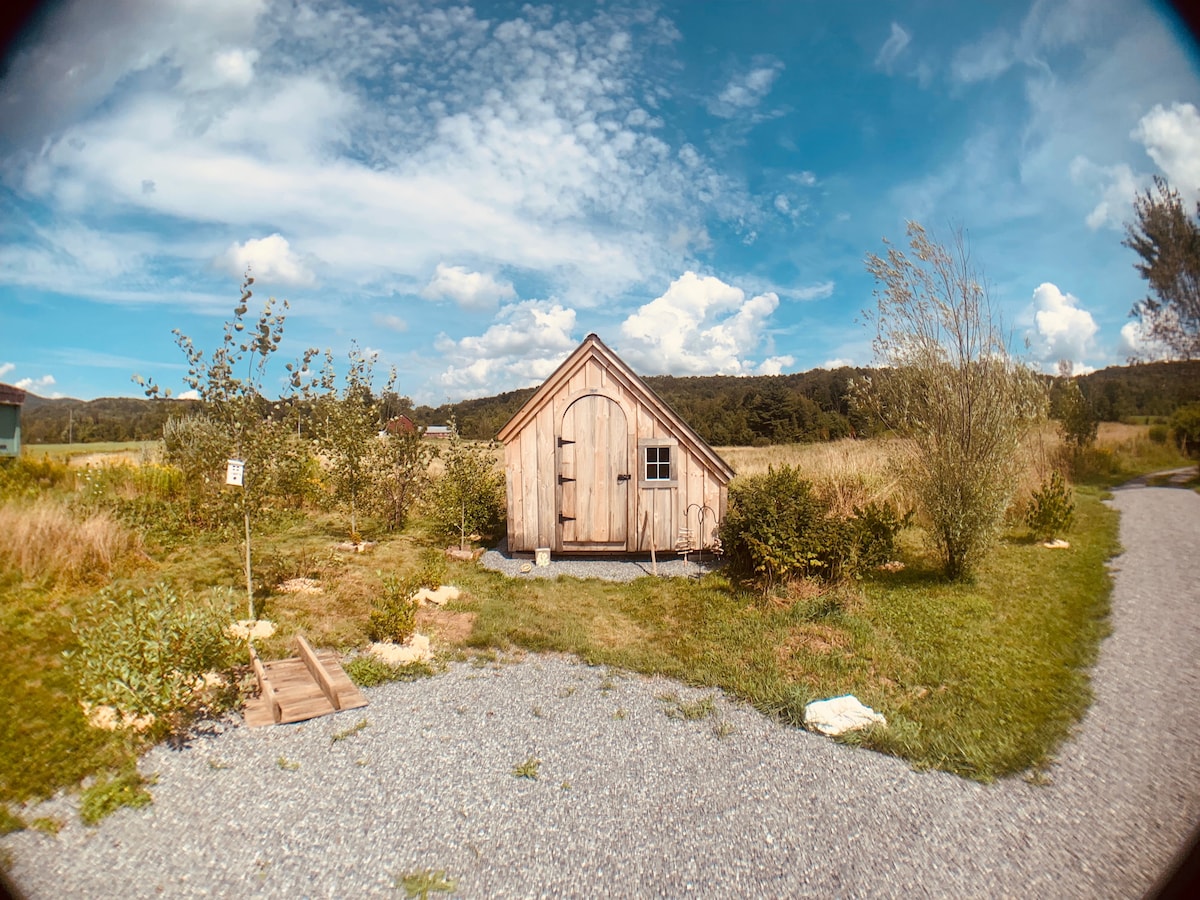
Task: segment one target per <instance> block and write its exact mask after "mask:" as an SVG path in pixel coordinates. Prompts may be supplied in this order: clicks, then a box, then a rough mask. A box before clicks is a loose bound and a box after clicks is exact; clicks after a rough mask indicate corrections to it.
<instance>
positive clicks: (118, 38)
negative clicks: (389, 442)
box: [0, 0, 1200, 404]
mask: <svg viewBox="0 0 1200 900" xmlns="http://www.w3.org/2000/svg"><path fill="white" fill-rule="evenodd" d="M1198 106H1200V77H1198V67H1197V55H1196V50H1195V47H1194V46H1193V44H1192V41H1191V37H1190V36H1189V35H1188V33H1187V32H1186V30H1184V29H1183V28H1182V26H1181V25H1180V24H1179V23H1178V22H1177V21H1176V20H1175V19H1174V17H1173V14H1172V13H1171V12H1170V10H1169V9H1168V8H1167V7H1165V6H1160V5H1157V4H1151V3H1147V2H1134V0H1079V2H1071V0H1067V2H1033V3H1029V2H1021V3H999V2H997V3H979V4H976V3H960V2H933V0H928V2H888V3H883V2H858V3H850V4H837V3H824V2H801V0H794V2H782V0H780V2H754V0H740V2H703V3H701V2H688V0H680V2H674V3H664V4H662V5H660V6H653V5H647V4H644V3H636V4H631V5H625V4H621V3H584V2H578V3H576V2H572V3H558V4H553V5H549V6H532V5H523V4H519V3H482V2H480V3H475V4H473V5H467V4H462V5H450V4H445V3H436V2H397V3H392V4H361V5H358V4H348V3H341V2H328V3H306V2H295V0H294V2H278V3H276V2H267V0H259V2H255V0H208V2H205V3H197V2H192V0H136V2H135V0H121V2H112V3H102V4H100V3H93V2H86V0H80V2H74V3H64V4H60V5H57V6H55V7H52V8H49V9H48V10H47V11H46V12H45V14H44V15H43V16H42V19H41V20H40V22H39V24H38V27H37V29H36V30H35V31H33V32H31V33H29V34H28V35H27V37H26V39H25V41H24V42H23V43H22V44H21V45H20V46H19V48H18V49H17V51H16V52H15V53H14V54H13V55H12V56H11V58H10V60H9V66H8V68H7V71H6V74H5V77H4V80H3V81H0V379H2V380H4V381H7V382H10V383H16V384H20V385H22V386H26V387H28V388H29V389H31V390H33V391H35V392H36V393H39V394H42V395H44V396H54V395H64V396H73V397H80V398H92V397H98V396H121V395H137V388H136V387H135V386H134V385H133V384H132V383H131V382H130V376H131V374H133V373H134V372H137V373H140V374H142V375H145V376H152V377H154V378H155V379H156V380H157V381H159V382H160V383H162V384H163V385H165V386H168V387H173V388H175V389H176V390H177V391H178V390H182V388H183V385H182V382H181V376H182V375H183V374H184V369H185V366H184V364H183V356H182V354H181V353H180V352H179V351H178V349H177V348H176V347H175V346H174V344H173V339H172V335H171V329H172V328H180V329H182V330H183V331H184V332H185V333H186V334H188V335H190V336H191V337H192V338H193V339H194V340H195V342H196V343H197V345H198V346H201V347H212V346H214V345H215V344H216V343H217V342H218V341H219V337H220V330H221V323H222V321H223V320H224V318H225V317H226V316H227V315H228V314H229V312H230V311H231V310H232V308H233V306H234V305H235V303H236V301H237V297H238V287H239V282H240V277H241V273H242V272H243V271H244V269H245V267H246V266H247V265H250V266H251V267H252V270H253V274H254V275H255V277H256V279H257V284H256V285H255V289H256V297H257V299H259V300H261V299H264V298H265V297H266V296H268V295H273V296H276V297H279V298H287V299H288V300H289V301H290V303H291V312H290V315H289V318H288V322H287V329H286V336H285V340H284V344H283V346H282V348H281V350H280V353H279V358H280V366H279V370H280V371H282V363H283V362H284V361H286V360H288V359H291V358H294V357H296V356H298V355H299V354H300V353H301V351H302V350H303V348H304V347H307V346H316V347H320V348H322V349H324V348H327V347H328V348H332V349H333V351H334V352H335V354H338V355H339V356H344V354H345V352H346V351H347V350H348V349H349V347H350V344H351V341H354V340H357V342H358V343H359V344H360V345H362V346H364V347H366V348H368V349H370V350H374V351H377V352H378V354H379V363H380V367H381V368H382V369H386V368H388V367H390V366H395V367H396V369H397V370H398V372H399V388H400V389H401V391H402V392H403V393H406V394H408V395H410V396H411V397H413V398H414V399H415V400H417V401H418V402H426V403H431V404H437V403H441V402H444V401H446V400H456V399H460V398H462V397H469V396H482V395H487V394H493V393H497V392H499V391H503V390H510V389H513V388H516V387H522V386H526V385H530V384H536V383H537V382H539V381H540V380H541V379H543V378H544V377H545V376H546V375H548V374H549V373H550V372H551V371H552V370H553V369H554V367H555V366H556V365H557V364H558V363H559V362H560V361H561V360H562V359H563V358H564V357H565V356H566V354H567V353H569V352H570V351H571V350H572V349H573V348H574V347H575V346H576V345H577V344H578V342H579V341H581V340H582V339H583V337H584V336H585V335H587V334H588V333H589V332H593V331H594V332H596V333H598V334H599V335H600V336H601V337H602V338H603V339H604V340H605V342H606V343H608V344H609V345H610V346H611V347H613V348H614V349H615V350H616V351H617V352H618V353H619V354H621V355H622V356H623V357H624V358H625V359H626V360H627V361H628V362H629V363H630V364H631V365H632V366H633V367H634V368H635V369H636V370H637V371H639V372H641V373H643V374H656V373H661V372H669V373H673V374H678V375H689V374H713V373H724V374H758V373H778V372H793V371H803V370H807V369H811V368H814V367H817V366H823V365H825V366H828V365H836V364H839V363H843V362H844V363H853V364H858V365H865V364H868V363H870V362H871V358H872V356H871V347H870V343H871V341H870V339H871V334H870V333H869V332H868V330H867V329H866V328H865V327H864V326H863V325H861V324H860V323H859V311H860V310H862V309H863V308H864V307H865V306H868V305H869V304H870V303H871V292H872V283H871V280H870V278H869V277H868V276H867V275H866V273H865V270H864V268H863V257H864V256H865V255H866V254H867V253H868V252H873V251H875V252H877V251H879V250H880V249H881V247H882V244H881V239H882V238H883V237H885V236H887V237H889V238H891V239H893V240H896V241H899V240H901V239H902V238H903V232H904V223H905V221H906V220H907V219H916V220H919V221H921V222H922V223H923V224H925V225H926V226H927V227H928V228H929V229H930V230H931V231H932V232H934V233H935V234H938V235H942V236H948V234H949V232H950V229H951V228H952V227H954V226H957V225H961V226H964V227H965V228H966V229H967V231H968V234H969V237H970V241H971V245H972V249H973V253H974V256H975V259H976V261H977V262H978V263H979V264H980V265H981V266H982V268H983V269H984V272H985V274H986V275H987V277H988V280H989V282H990V286H991V294H992V299H993V302H994V304H995V305H996V308H997V309H998V310H999V311H1000V312H1001V313H1002V314H1003V317H1004V321H1005V323H1006V324H1007V326H1008V327H1009V328H1010V329H1011V331H1012V334H1013V343H1014V348H1015V349H1017V350H1019V351H1020V352H1022V353H1024V354H1025V355H1026V357H1027V358H1028V359H1029V360H1030V361H1031V362H1033V363H1034V364H1036V365H1038V366H1039V367H1044V368H1046V369H1047V370H1049V371H1052V370H1053V368H1054V365H1055V363H1056V361H1057V360H1059V359H1061V358H1070V359H1072V360H1074V361H1075V363H1076V365H1077V367H1078V368H1080V369H1086V368H1100V367H1103V366H1105V365H1110V364H1114V363H1123V362H1124V361H1125V358H1126V357H1127V356H1128V355H1129V354H1130V352H1131V351H1133V350H1135V349H1137V347H1138V345H1139V336H1138V333H1137V329H1136V325H1135V323H1132V322H1130V320H1129V319H1128V311H1129V309H1130V307H1131V305H1132V304H1133V302H1134V301H1136V300H1137V299H1139V298H1140V297H1141V296H1143V293H1144V292H1143V284H1142V282H1141V281H1140V280H1139V278H1138V276H1137V274H1136V272H1135V271H1134V269H1133V266H1132V263H1133V254H1132V252H1131V251H1129V250H1127V249H1125V248H1124V247H1122V246H1121V243H1120V241H1121V237H1122V222H1123V221H1124V220H1126V219H1127V218H1128V217H1129V210H1130V201H1131V198H1132V197H1133V195H1134V194H1135V193H1136V191H1137V190H1139V189H1140V188H1142V187H1144V186H1146V185H1147V184H1149V182H1150V178H1151V176H1152V175H1154V174H1156V173H1159V174H1164V175H1166V176H1167V177H1168V178H1169V179H1170V180H1171V181H1172V183H1174V184H1175V185H1176V186H1177V187H1178V188H1179V189H1180V190H1181V191H1182V192H1183V193H1184V194H1185V195H1186V196H1188V197H1189V198H1195V197H1196V196H1197V195H1198V194H1200V111H1198V110H1197V107H1198ZM1026 340H1027V341H1028V344H1029V346H1028V349H1027V350H1026V349H1025V348H1024V344H1025V341H1026Z"/></svg>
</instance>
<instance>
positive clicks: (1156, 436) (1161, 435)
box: [1149, 425, 1171, 444]
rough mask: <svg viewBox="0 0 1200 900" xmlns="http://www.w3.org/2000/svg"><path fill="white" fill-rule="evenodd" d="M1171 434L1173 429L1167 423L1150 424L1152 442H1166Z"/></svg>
mask: <svg viewBox="0 0 1200 900" xmlns="http://www.w3.org/2000/svg"><path fill="white" fill-rule="evenodd" d="M1170 436H1171V430H1170V429H1169V428H1168V427H1167V426H1166V425H1151V426H1150V432H1149V437H1150V443H1152V444H1165V443H1166V442H1167V438H1169V437H1170Z"/></svg>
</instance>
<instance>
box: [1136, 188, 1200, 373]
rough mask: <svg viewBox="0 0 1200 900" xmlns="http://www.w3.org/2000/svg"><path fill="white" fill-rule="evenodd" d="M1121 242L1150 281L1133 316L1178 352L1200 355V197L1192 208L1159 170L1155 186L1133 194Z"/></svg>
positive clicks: (1151, 336)
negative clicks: (1130, 212)
mask: <svg viewBox="0 0 1200 900" xmlns="http://www.w3.org/2000/svg"><path fill="white" fill-rule="evenodd" d="M1121 243H1122V244H1124V245H1125V246H1126V247H1128V248H1129V249H1131V250H1132V251H1133V252H1134V253H1136V254H1137V255H1138V256H1139V257H1140V259H1141V261H1140V262H1136V263H1134V268H1135V269H1137V271H1138V274H1140V275H1141V276H1142V277H1143V278H1144V279H1146V281H1147V282H1148V283H1149V285H1150V296H1148V297H1146V298H1145V299H1144V300H1141V301H1139V302H1138V303H1137V304H1135V305H1134V307H1133V309H1132V310H1131V311H1130V313H1129V314H1130V316H1134V317H1136V318H1138V319H1141V322H1142V332H1143V334H1144V335H1145V336H1146V337H1147V338H1149V339H1150V340H1151V341H1153V342H1155V343H1158V344H1160V345H1161V346H1163V347H1166V348H1167V349H1168V350H1169V351H1170V352H1171V353H1172V354H1174V355H1175V356H1178V357H1180V358H1182V359H1195V358H1200V202H1198V203H1197V204H1196V209H1195V212H1194V213H1190V212H1189V211H1188V210H1187V209H1185V208H1184V205H1183V199H1182V198H1181V197H1180V196H1179V192H1178V191H1177V190H1175V188H1173V187H1171V186H1170V185H1169V184H1167V182H1166V180H1165V179H1163V178H1160V177H1159V176H1157V175H1156V176H1155V177H1154V188H1153V189H1150V188H1147V189H1146V192H1145V193H1143V194H1139V195H1138V196H1137V197H1136V198H1135V199H1134V201H1133V221H1132V222H1127V223H1126V224H1125V240H1124V241H1122V242H1121Z"/></svg>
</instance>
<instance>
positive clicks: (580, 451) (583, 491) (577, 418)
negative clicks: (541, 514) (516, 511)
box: [558, 394, 633, 550]
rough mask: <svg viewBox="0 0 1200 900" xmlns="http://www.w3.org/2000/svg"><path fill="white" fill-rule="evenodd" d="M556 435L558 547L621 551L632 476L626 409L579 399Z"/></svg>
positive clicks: (603, 399) (600, 399)
mask: <svg viewBox="0 0 1200 900" xmlns="http://www.w3.org/2000/svg"><path fill="white" fill-rule="evenodd" d="M559 435H560V436H559V438H558V487H559V490H558V498H559V515H558V522H559V528H558V536H559V546H560V549H562V550H613V549H623V548H624V547H625V541H626V537H627V534H628V521H629V500H630V495H631V491H632V488H631V487H630V482H631V480H632V478H631V476H632V474H633V469H632V468H631V467H630V465H631V460H630V459H629V439H628V434H627V425H626V419H625V411H624V410H622V409H621V407H620V405H619V404H618V403H617V402H616V401H614V400H612V399H611V398H609V397H605V396H602V395H599V394H593V395H589V396H586V397H580V398H579V399H578V400H576V401H575V402H574V403H572V404H571V405H570V406H568V407H567V409H566V412H565V413H563V420H562V429H561V430H560V432H559Z"/></svg>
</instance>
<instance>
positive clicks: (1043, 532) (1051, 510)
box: [1025, 472, 1075, 541]
mask: <svg viewBox="0 0 1200 900" xmlns="http://www.w3.org/2000/svg"><path fill="white" fill-rule="evenodd" d="M1074 515H1075V501H1074V499H1073V498H1072V495H1071V488H1070V486H1069V485H1068V484H1067V481H1066V479H1065V478H1063V477H1062V475H1061V474H1060V473H1059V472H1053V473H1051V475H1050V477H1049V478H1048V479H1047V480H1046V481H1044V482H1043V483H1042V486H1041V487H1040V488H1038V489H1037V490H1036V491H1034V492H1033V496H1032V497H1031V498H1030V501H1029V508H1028V509H1027V510H1026V512H1025V524H1026V525H1028V526H1029V530H1030V531H1031V532H1033V536H1034V537H1036V538H1038V539H1040V540H1043V541H1049V540H1052V539H1053V538H1054V537H1055V536H1056V535H1059V534H1062V533H1063V532H1065V531H1066V530H1067V529H1068V528H1069V527H1070V526H1071V519H1072V518H1073V517H1074Z"/></svg>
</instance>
